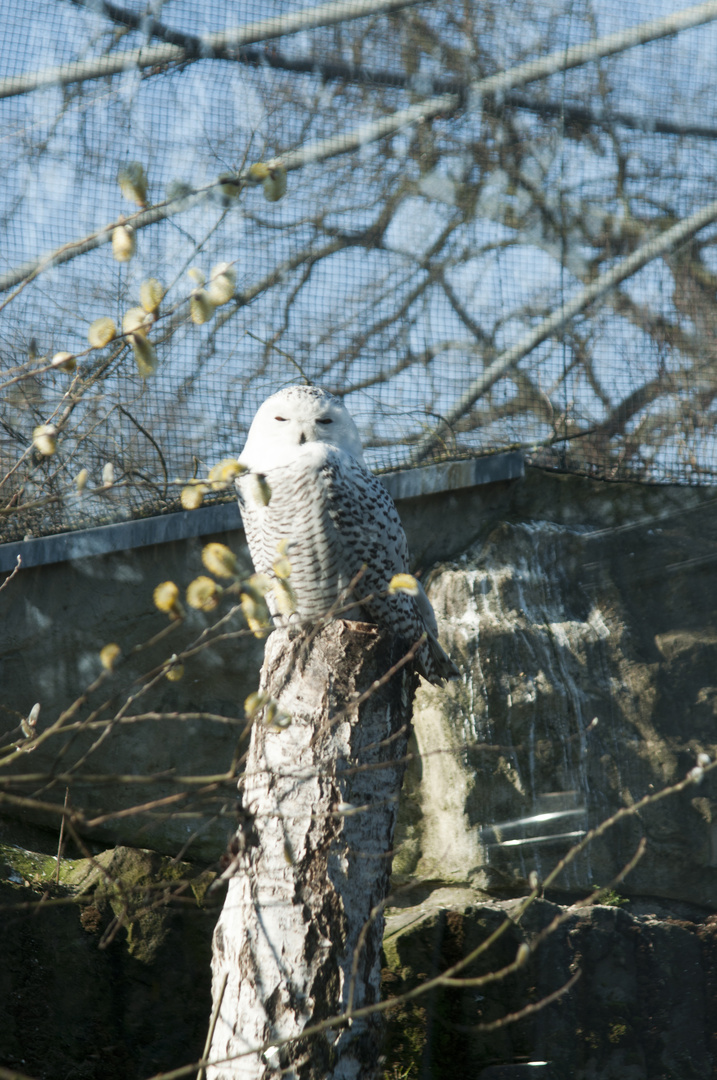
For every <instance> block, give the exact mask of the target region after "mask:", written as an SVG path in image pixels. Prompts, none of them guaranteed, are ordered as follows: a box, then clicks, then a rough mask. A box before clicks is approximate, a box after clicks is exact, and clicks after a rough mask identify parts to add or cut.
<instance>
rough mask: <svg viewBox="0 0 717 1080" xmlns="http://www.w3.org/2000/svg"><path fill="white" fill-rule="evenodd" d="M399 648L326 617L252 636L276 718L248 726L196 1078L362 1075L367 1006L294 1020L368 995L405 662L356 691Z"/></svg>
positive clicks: (368, 1034)
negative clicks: (237, 821)
mask: <svg viewBox="0 0 717 1080" xmlns="http://www.w3.org/2000/svg"><path fill="white" fill-rule="evenodd" d="M401 655H402V654H401V652H400V651H397V650H396V647H395V646H393V647H392V646H391V644H390V643H386V642H385V641H383V640H382V639H381V638H380V636H379V633H378V631H377V628H376V627H375V626H372V625H368V624H365V623H355V622H344V621H338V620H337V621H334V622H331V623H329V624H328V625H327V626H325V627H324V628H323V629H322V630H321V631H320V632H319V633H318V634H316V636H315V637H313V639H312V638H310V637H307V636H306V635H305V634H304V635H301V636H300V637H298V638H296V637H295V638H293V639H292V638H291V637H290V635H289V633H288V632H287V631H286V630H285V629H279V630H275V631H274V633H272V634H271V636H270V637H269V639H268V641H267V645H266V653H265V658H264V664H263V667H262V674H261V689H262V690H264V691H265V692H266V693H268V694H270V695H271V697H272V698H273V699H275V700H276V701H278V703H279V705H280V708H281V710H282V711H283V712H286V713H288V714H289V715H290V716H291V718H292V719H291V723H290V725H289V726H288V727H286V728H283V729H281V728H278V727H275V726H271V725H269V724H267V723H265V722H264V721H263V720H261V719H258V720H257V721H256V722H255V723H254V727H253V730H252V736H251V745H250V750H249V755H248V760H247V766H246V773H245V776H244V783H243V788H244V790H243V807H244V814H245V815H246V819H247V824H246V826H245V828H244V829H243V837H244V843H245V844H246V845H247V846H246V850H245V852H244V854H243V855H241V856H240V858H239V859H238V863H239V865H238V867H237V871H236V874H235V875H234V876H233V877H232V878H231V880H230V881H229V887H228V892H227V896H226V900H225V902H224V907H223V910H222V914H221V916H220V919H219V922H218V924H217V928H216V931H215V936H214V954H213V992H214V1001H215V1009H216V1003H217V1000H218V999H219V996H220V994H221V992H222V987H224V990H223V995H222V996H221V1006H220V1008H219V1013H218V1018H217V1023H216V1027H215V1030H214V1036H213V1040H212V1045H211V1051H210V1054H209V1058H210V1060H211V1061H213V1062H216V1065H212V1066H209V1067H208V1070H207V1075H208V1077H210V1078H211V1080H238V1078H241V1080H250V1078H251V1080H255V1078H268V1077H270V1076H271V1075H273V1074H274V1073H278V1072H279V1071H283V1072H284V1075H285V1076H289V1077H297V1078H298V1077H301V1078H308V1077H322V1078H323V1077H332V1078H333V1077H335V1078H339V1077H341V1078H347V1080H348V1078H353V1077H361V1078H362V1080H367V1078H371V1077H373V1076H375V1075H376V1074H377V1071H378V1055H379V1046H380V1036H381V1031H382V1024H381V1022H380V1019H379V1018H378V1017H376V1016H367V1017H362V1018H356V1019H355V1020H345V1021H344V1022H343V1024H342V1025H339V1026H335V1027H329V1028H327V1029H325V1030H323V1031H322V1032H320V1033H318V1034H314V1035H308V1036H303V1037H302V1033H303V1032H304V1031H305V1030H306V1029H307V1028H310V1027H311V1026H312V1025H315V1024H317V1023H320V1022H321V1021H324V1020H327V1019H328V1018H331V1017H337V1016H341V1015H342V1014H344V1013H346V1012H348V1011H350V1010H351V1009H352V1008H353V1009H360V1008H362V1007H364V1006H367V1005H371V1004H373V1003H375V1002H377V1001H378V1000H379V996H380V995H379V977H380V966H381V965H380V959H381V942H382V937H383V928H384V919H383V910H382V905H383V901H384V900H385V898H386V896H387V893H388V887H389V877H390V870H391V855H392V850H391V849H392V844H393V833H394V826H395V822H396V814H397V809H398V797H399V792H400V788H401V782H402V779H403V772H404V765H405V754H406V741H407V736H408V731H409V727H410V720H411V709H412V704H413V696H414V693H415V689H416V684H417V681H418V680H417V676H416V675H414V674H413V672H412V671H411V670H410V666H406V667H404V668H401V669H400V670H399V671H398V672H397V673H396V674H394V675H393V676H392V677H391V678H390V679H389V680H387V681H386V682H384V683H383V684H382V685H380V686H379V687H378V688H375V689H374V690H373V692H371V693H368V691H369V690H370V688H371V687H372V685H373V684H374V683H375V682H376V681H377V680H380V679H382V678H383V677H384V676H385V675H386V673H387V672H388V671H389V670H390V668H391V667H392V665H394V664H395V663H396V662H397V661H398V660H399V659H400V657H401ZM363 695H366V697H365V700H360V699H361V698H362V697H363ZM282 1040H290V1041H288V1042H284V1043H283V1044H282V1045H279V1046H278V1047H269V1048H265V1049H263V1050H261V1049H260V1048H262V1047H266V1044H267V1043H271V1042H272V1041H275V1042H279V1043H281V1041H282Z"/></svg>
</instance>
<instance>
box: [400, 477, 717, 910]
mask: <svg viewBox="0 0 717 1080" xmlns="http://www.w3.org/2000/svg"><path fill="white" fill-rule="evenodd" d="M571 480H573V478H571ZM543 483H547V481H545V480H544V481H543ZM585 485H587V482H586V481H583V482H579V481H575V480H573V489H574V494H575V502H577V501H578V499H579V498H580V496H581V495H583V496H584V494H585V490H587V492H588V494H590V491H591V487H590V485H587V489H586V488H585ZM581 487H582V490H581ZM602 487H603V488H604V487H605V485H602ZM584 501H585V502H586V506H585V513H584V515H583V522H584V523H583V524H581V525H580V526H575V525H574V524H573V523H569V522H566V521H564V520H563V521H560V520H558V521H546V520H518V521H515V520H503V521H502V522H499V523H498V524H495V523H493V522H490V521H489V522H488V523H487V527H486V530H485V535H484V536H483V537H482V538H481V539H480V540H479V541H478V542H477V543H476V544H474V545H473V546H472V547H471V548H469V550H468V551H467V552H466V553H464V554H463V555H462V556H461V557H460V559H459V560H458V562H457V563H454V564H452V565H448V566H445V567H444V568H442V569H441V571H440V572H439V573H438V574H436V575H435V576H434V578H433V581H432V583H431V587H430V589H429V593H430V596H431V600H432V602H433V605H434V607H435V609H436V612H437V614H438V617H439V623H440V625H441V630H442V636H443V640H444V643H445V644H446V645H447V647H448V651H449V652H451V654H452V655H453V656H454V658H455V659H457V660H459V662H460V663H462V666H463V669H464V672H465V677H464V679H463V681H462V683H461V684H458V685H454V686H452V687H450V688H449V690H447V691H435V690H434V689H433V688H429V687H425V686H424V687H422V689H421V691H420V693H419V697H418V700H417V704H416V710H415V714H414V725H415V732H416V739H417V744H418V749H419V750H420V778H419V776H418V775H417V774H416V770H415V769H414V771H413V781H412V786H411V787H409V789H408V790H407V792H406V800H405V804H404V814H403V826H404V831H403V837H404V849H403V852H402V854H401V858H400V859H399V870H400V872H401V873H402V874H403V875H408V876H412V875H415V876H417V877H418V878H421V879H424V880H425V879H429V880H436V879H437V880H441V881H454V882H470V883H471V884H473V885H474V886H477V887H481V888H484V889H489V890H495V889H498V890H502V889H507V890H509V891H512V890H515V889H522V888H524V887H525V882H526V880H527V878H528V876H529V874H530V872H531V871H536V872H537V873H538V875H539V876H540V877H543V876H544V875H545V874H546V873H547V872H548V871H549V870H550V869H551V868H552V867H553V866H554V865H555V863H556V862H557V861H558V859H559V858H561V857H562V856H563V855H564V854H565V852H566V851H567V850H568V849H569V848H570V846H571V845H572V844H574V843H575V842H576V841H577V840H579V839H580V838H581V837H582V836H583V835H584V834H585V832H586V830H588V829H592V828H594V827H595V826H596V825H598V824H599V823H600V822H602V821H603V820H604V819H605V818H607V817H609V816H610V815H611V814H613V813H615V811H617V810H619V809H620V808H621V807H624V806H629V805H631V804H633V803H635V802H636V801H637V800H639V799H640V798H642V797H643V796H644V795H646V794H648V793H650V792H656V791H658V790H660V789H662V788H664V787H665V786H666V785H668V784H673V783H675V782H677V781H679V780H681V779H683V778H684V777H685V775H686V774H687V772H688V771H689V770H690V769H691V768H692V767H693V766H694V765H695V762H696V757H697V754H698V753H700V752H704V753H707V754H708V755H710V756H711V757H712V758H713V759H714V757H715V755H716V753H717V728H716V726H715V709H716V705H717V688H716V687H715V682H716V681H717V680H716V678H715V671H717V621H716V618H715V614H714V613H715V610H716V609H717V559H715V557H714V550H713V543H712V541H711V539H710V537H711V536H714V533H715V527H717V514H716V513H715V509H714V507H712V506H710V505H707V506H703V507H702V508H701V509H699V510H696V511H693V512H692V513H680V514H679V515H678V514H676V513H674V512H672V510H671V508H670V507H669V504H668V505H667V506H666V507H665V508H663V513H662V514H661V515H660V516H658V517H657V518H655V516H654V515H653V516H650V517H648V519H647V521H644V522H643V521H641V520H640V518H641V517H642V515H641V514H640V513H639V510H640V507H636V508H635V510H634V511H633V517H635V518H637V521H636V522H635V523H634V524H633V523H631V522H630V521H629V520H628V522H627V523H625V522H623V523H622V524H620V525H608V527H607V528H606V527H604V526H602V525H601V524H600V514H598V513H596V511H595V506H594V505H593V504H591V503H590V500H589V499H588V500H584ZM601 513H604V512H603V511H601ZM554 516H556V517H559V516H560V514H559V509H558V513H555V515H554ZM573 516H575V506H573ZM715 810H717V785H716V784H715V777H714V774H708V775H707V776H706V777H705V779H704V782H703V783H702V784H701V785H699V786H696V785H695V786H692V785H691V786H690V787H689V788H688V789H687V790H686V791H684V792H682V793H681V794H679V795H677V796H675V797H671V798H669V799H666V800H664V801H661V802H658V803H657V804H656V805H654V806H651V807H649V808H647V809H645V810H643V811H641V812H640V814H639V815H636V816H634V817H632V818H628V819H627V820H625V821H623V822H621V823H620V824H619V825H618V826H616V827H614V828H613V829H611V830H610V831H609V832H608V833H607V834H606V835H605V836H604V837H603V838H601V839H599V840H596V841H595V842H594V843H592V844H591V845H590V846H589V848H588V849H587V851H586V852H585V854H584V855H582V856H581V857H580V858H578V859H577V860H575V861H574V862H572V864H571V865H570V866H569V867H568V868H567V869H566V870H565V871H564V872H563V874H562V875H561V877H560V879H559V880H558V881H557V882H556V885H557V886H558V887H560V888H562V889H563V890H565V891H568V892H573V893H574V892H576V891H581V890H582V891H588V892H589V891H590V889H591V888H592V887H593V886H595V885H600V886H603V885H606V884H608V883H609V882H610V881H611V880H612V878H613V877H614V876H615V875H617V874H618V873H619V872H620V870H621V868H622V867H623V866H624V865H625V864H626V863H627V862H628V861H629V860H630V858H631V857H632V856H633V854H634V853H635V850H636V848H637V845H638V843H639V840H640V837H641V836H642V835H643V834H644V835H645V836H646V838H647V841H648V843H647V850H646V854H645V856H644V858H642V859H641V861H640V862H639V864H638V866H637V867H636V869H635V870H634V871H633V872H632V873H631V874H630V876H629V877H628V879H627V881H626V882H625V885H624V886H621V888H624V890H625V891H627V892H628V893H631V892H634V893H641V894H646V895H651V896H656V897H670V898H675V899H680V900H685V901H689V902H692V903H698V904H703V905H705V906H707V907H711V908H715V907H716V906H717V844H716V843H715V841H716V839H717V819H716V817H715Z"/></svg>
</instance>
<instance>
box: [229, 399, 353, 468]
mask: <svg viewBox="0 0 717 1080" xmlns="http://www.w3.org/2000/svg"><path fill="white" fill-rule="evenodd" d="M316 443H328V444H330V445H331V446H335V447H336V448H337V449H339V450H342V451H343V452H344V453H346V454H350V455H351V457H353V458H355V459H356V460H357V461H359V462H360V463H361V464H362V465H363V464H364V460H363V451H362V448H361V438H360V436H359V433H358V429H357V428H356V425H355V424H354V422H353V420H352V419H351V417H350V415H349V413H348V411H347V410H346V408H345V406H344V404H343V402H342V401H341V399H340V398H337V397H334V395H333V394H329V393H328V391H327V390H321V389H319V387H318V386H289V387H287V388H286V389H285V390H280V391H279V392H278V394H272V396H271V397H270V398H267V400H266V401H265V402H264V403H263V405H260V406H259V409H258V410H257V413H256V416H255V417H254V419H253V420H252V424H251V427H250V428H249V434H248V436H247V440H246V445H245V447H244V449H243V450H242V452H241V455H240V458H239V460H240V461H241V463H242V465H246V466H247V468H249V469H251V470H252V471H255V472H265V471H266V470H267V469H272V468H277V467H280V466H283V465H290V464H291V463H292V462H293V461H294V460H295V459H296V457H297V454H299V453H300V452H301V448H302V447H305V446H309V445H311V444H316Z"/></svg>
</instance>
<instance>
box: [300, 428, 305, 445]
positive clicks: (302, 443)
mask: <svg viewBox="0 0 717 1080" xmlns="http://www.w3.org/2000/svg"><path fill="white" fill-rule="evenodd" d="M305 442H306V435H305V433H304V432H303V431H302V432H301V435H299V446H303V445H304V443H305Z"/></svg>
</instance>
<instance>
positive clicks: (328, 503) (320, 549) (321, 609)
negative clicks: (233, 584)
mask: <svg viewBox="0 0 717 1080" xmlns="http://www.w3.org/2000/svg"><path fill="white" fill-rule="evenodd" d="M266 480H267V483H268V485H269V489H270V499H269V502H268V504H267V505H266V506H264V505H261V503H260V502H257V501H256V500H255V499H254V497H253V494H252V483H251V478H250V477H249V476H247V475H244V476H242V477H239V478H238V479H237V490H238V493H239V505H240V508H241V512H242V519H243V522H244V528H245V531H246V535H247V541H248V543H249V551H250V553H251V557H252V562H253V563H254V567H255V569H256V570H257V571H258V572H261V573H269V574H270V573H271V567H272V564H273V563H274V561H275V560H276V558H277V554H278V546H279V544H280V543H281V542H282V541H287V542H288V557H289V561H290V563H291V579H290V580H291V585H292V588H293V590H294V593H295V595H296V604H297V615H298V618H299V620H302V621H308V622H311V621H315V620H317V619H319V618H321V617H323V616H325V615H326V614H328V612H329V611H331V610H332V609H335V607H336V605H337V603H338V602H339V601H340V600H341V597H342V595H343V594H345V593H347V590H348V589H349V586H350V584H351V582H352V581H353V580H354V579H355V577H356V575H357V574H359V572H360V571H361V570H362V568H363V567H365V569H364V570H363V573H362V574H361V577H360V580H359V582H358V584H357V585H356V587H355V588H354V590H353V597H355V599H356V600H357V601H359V603H360V604H361V606H360V607H359V608H357V607H354V608H353V609H352V610H351V611H350V612H343V611H342V612H341V614H342V615H343V617H344V618H346V617H348V618H365V619H366V620H367V621H372V622H376V623H377V624H378V625H379V626H381V628H382V629H383V630H385V631H386V632H388V633H390V634H391V635H393V636H394V637H395V638H397V639H398V640H400V641H401V642H403V643H405V644H406V645H407V646H410V645H412V644H414V643H415V642H416V641H417V640H418V639H419V638H420V637H421V635H422V634H423V632H424V631H426V632H427V633H428V636H429V641H428V643H427V645H426V646H424V647H423V648H422V649H421V652H420V654H419V656H418V657H417V666H418V669H419V671H421V673H422V674H424V675H425V676H426V678H429V679H431V680H432V681H440V680H441V679H443V678H447V677H451V676H452V675H454V674H455V668H453V666H452V664H451V662H450V661H449V660H448V657H446V655H445V653H444V652H443V650H442V649H441V647H440V645H439V644H438V642H437V640H436V636H435V635H436V628H435V619H434V618H433V612H432V609H431V607H430V604H429V603H428V601H427V599H425V595H424V596H423V597H420V598H418V599H415V598H414V597H411V596H408V595H407V594H406V593H396V594H393V595H388V594H387V589H388V585H389V583H390V581H391V578H392V577H393V576H394V574H397V573H401V572H405V571H406V570H407V569H408V545H407V542H406V536H405V533H404V531H403V526H402V525H401V521H400V518H399V516H398V511H397V510H396V507H395V505H394V503H393V500H392V498H391V496H390V495H389V493H388V492H387V491H386V489H385V488H384V486H383V484H381V482H380V480H378V479H376V477H375V476H373V474H372V473H370V472H368V471H367V470H366V469H365V468H364V467H363V466H362V465H361V464H360V463H359V462H358V461H356V459H355V458H353V457H352V456H351V455H349V454H346V453H344V452H342V451H341V450H339V449H338V448H336V447H332V446H330V445H327V444H314V446H313V447H312V448H311V449H309V448H308V447H307V449H306V450H305V451H304V452H300V453H298V454H297V458H296V461H295V462H294V463H292V464H291V465H289V466H285V467H281V468H276V469H272V470H270V471H268V472H267V473H266ZM421 600H423V601H424V602H423V603H421ZM269 601H270V607H271V598H270V597H269ZM273 614H275V615H276V612H273ZM436 650H437V652H436ZM434 653H435V658H437V659H436V662H434V659H432V657H434ZM443 660H445V663H443ZM436 663H437V664H438V666H437V667H436ZM446 665H448V667H446ZM442 668H445V670H442Z"/></svg>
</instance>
